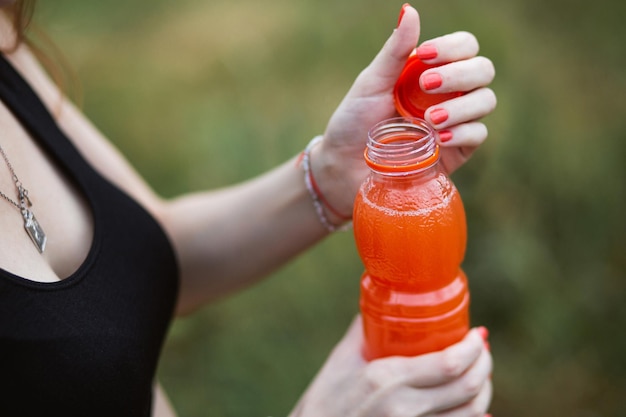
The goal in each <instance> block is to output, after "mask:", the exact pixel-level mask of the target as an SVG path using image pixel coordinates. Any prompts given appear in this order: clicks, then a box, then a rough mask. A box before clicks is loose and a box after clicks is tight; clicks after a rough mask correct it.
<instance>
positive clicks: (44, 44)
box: [2, 0, 81, 100]
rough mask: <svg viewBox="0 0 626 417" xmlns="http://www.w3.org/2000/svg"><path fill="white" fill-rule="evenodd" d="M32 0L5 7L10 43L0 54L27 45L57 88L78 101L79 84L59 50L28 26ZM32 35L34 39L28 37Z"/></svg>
mask: <svg viewBox="0 0 626 417" xmlns="http://www.w3.org/2000/svg"><path fill="white" fill-rule="evenodd" d="M35 3H36V0H16V1H15V3H13V4H12V5H10V6H8V7H7V8H6V12H7V14H8V15H9V18H10V19H11V21H12V24H13V30H14V32H15V39H14V44H13V45H11V46H10V47H8V48H7V49H5V50H3V51H2V52H5V53H11V52H14V51H15V50H16V49H17V48H18V47H19V46H20V45H21V44H25V45H28V47H29V48H30V50H31V51H32V52H33V54H34V55H35V57H36V58H37V59H38V60H39V62H40V63H41V64H42V65H43V67H44V69H45V70H46V71H47V72H48V74H49V75H50V77H51V78H52V80H53V81H54V82H55V83H56V84H57V86H58V87H59V89H60V90H61V91H62V92H64V93H66V94H69V95H70V96H71V98H72V99H74V100H77V99H80V95H81V94H80V92H81V88H80V83H79V82H78V77H76V75H75V74H74V72H73V71H72V69H71V66H70V65H69V63H68V61H67V59H66V58H65V56H64V55H63V53H62V52H61V50H60V49H59V47H58V46H57V45H56V44H55V43H54V42H53V41H52V40H51V39H50V37H49V36H48V35H46V33H45V32H44V31H43V30H41V29H40V28H39V27H37V26H36V25H31V23H32V20H33V15H34V12H35ZM31 35H34V36H31Z"/></svg>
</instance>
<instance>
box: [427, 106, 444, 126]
mask: <svg viewBox="0 0 626 417" xmlns="http://www.w3.org/2000/svg"><path fill="white" fill-rule="evenodd" d="M430 120H432V122H433V123H434V124H436V125H438V124H439V123H443V122H445V121H446V120H448V112H447V111H446V110H445V109H435V110H433V111H431V112H430Z"/></svg>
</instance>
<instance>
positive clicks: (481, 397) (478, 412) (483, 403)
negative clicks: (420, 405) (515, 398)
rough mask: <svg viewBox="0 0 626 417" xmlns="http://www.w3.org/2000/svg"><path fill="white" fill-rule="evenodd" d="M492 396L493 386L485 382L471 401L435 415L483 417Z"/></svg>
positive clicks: (441, 416)
mask: <svg viewBox="0 0 626 417" xmlns="http://www.w3.org/2000/svg"><path fill="white" fill-rule="evenodd" d="M492 395H493V386H492V384H491V381H490V380H489V381H487V382H485V384H484V385H483V387H482V389H481V390H480V393H479V394H478V395H477V396H476V398H474V399H473V400H472V401H470V402H468V403H466V404H463V405H461V406H459V407H456V408H454V409H451V410H446V411H442V412H439V413H436V414H435V416H436V417H470V416H485V415H486V413H487V410H489V405H490V404H491V396H492Z"/></svg>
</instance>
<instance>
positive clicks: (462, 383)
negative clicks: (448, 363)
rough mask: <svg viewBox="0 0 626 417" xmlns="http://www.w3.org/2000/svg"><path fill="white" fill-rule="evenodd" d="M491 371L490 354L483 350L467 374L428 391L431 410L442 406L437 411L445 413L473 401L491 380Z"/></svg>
mask: <svg viewBox="0 0 626 417" xmlns="http://www.w3.org/2000/svg"><path fill="white" fill-rule="evenodd" d="M492 369H493V364H492V359H491V354H490V353H489V351H488V350H487V349H486V348H484V349H482V350H481V354H480V356H479V358H478V360H477V361H476V362H475V363H474V364H473V366H471V367H470V368H469V369H468V370H467V372H465V373H464V374H463V375H461V376H460V377H459V378H457V379H455V380H453V381H452V382H450V383H448V384H443V385H440V386H439V387H436V388H433V389H431V390H430V393H431V396H432V401H433V408H437V404H442V406H441V408H439V410H438V411H440V412H441V411H446V410H450V409H454V408H456V407H460V406H462V405H464V404H466V403H468V402H471V401H474V399H475V398H477V397H478V395H479V394H480V393H481V392H482V390H483V387H484V385H485V384H487V383H488V382H489V380H490V378H491V372H492Z"/></svg>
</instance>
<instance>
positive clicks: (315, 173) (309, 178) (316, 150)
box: [301, 136, 354, 232]
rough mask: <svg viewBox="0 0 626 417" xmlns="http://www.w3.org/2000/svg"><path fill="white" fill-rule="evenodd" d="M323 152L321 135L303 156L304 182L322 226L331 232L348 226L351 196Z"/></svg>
mask: <svg viewBox="0 0 626 417" xmlns="http://www.w3.org/2000/svg"><path fill="white" fill-rule="evenodd" d="M332 161H333V160H332V158H328V152H324V149H323V140H322V136H317V137H315V138H313V140H311V141H310V142H309V144H308V145H307V147H306V149H305V150H304V152H303V153H302V158H301V163H302V166H303V169H304V181H305V184H306V187H307V190H308V191H309V194H310V196H311V199H312V201H313V205H314V206H315V209H316V212H317V215H318V218H319V220H320V222H321V223H322V224H323V225H324V227H325V228H326V229H327V230H328V231H330V232H334V231H336V230H345V229H347V228H349V227H350V226H351V223H350V222H351V220H352V206H353V201H354V196H353V195H351V194H352V193H346V192H345V188H344V187H343V185H342V183H341V181H340V179H341V178H342V176H341V174H339V172H340V171H339V170H338V165H337V164H336V163H333V162H332Z"/></svg>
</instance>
